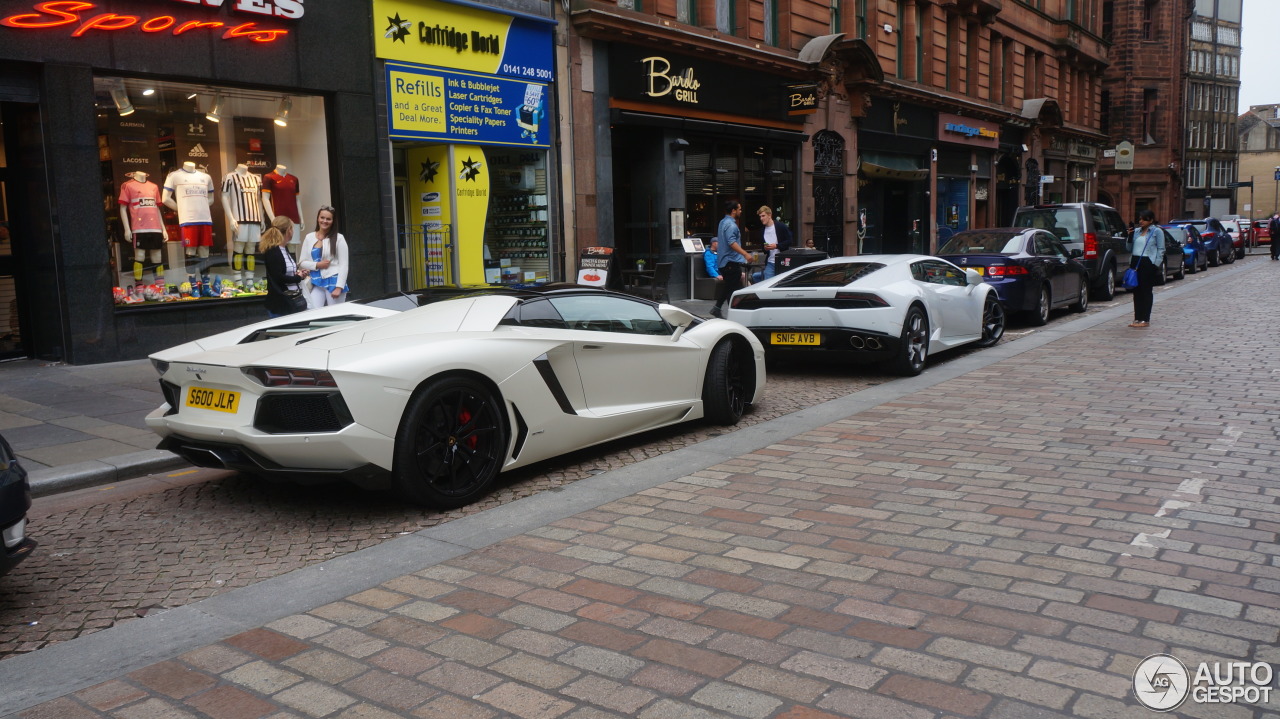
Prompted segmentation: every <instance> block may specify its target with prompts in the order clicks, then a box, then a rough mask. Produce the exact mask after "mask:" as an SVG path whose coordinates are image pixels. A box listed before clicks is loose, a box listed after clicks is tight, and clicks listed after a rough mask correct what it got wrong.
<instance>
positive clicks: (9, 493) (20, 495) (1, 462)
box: [0, 437, 36, 576]
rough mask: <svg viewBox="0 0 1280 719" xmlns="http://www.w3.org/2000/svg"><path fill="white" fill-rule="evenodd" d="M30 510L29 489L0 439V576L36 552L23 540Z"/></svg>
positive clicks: (27, 539)
mask: <svg viewBox="0 0 1280 719" xmlns="http://www.w3.org/2000/svg"><path fill="white" fill-rule="evenodd" d="M29 509H31V485H30V484H29V483H28V482H27V471H26V470H25V469H23V468H22V465H21V464H19V463H18V457H17V456H16V455H14V453H13V448H12V447H10V446H9V442H8V441H6V440H5V438H4V437H0V537H3V540H4V541H3V545H0V576H4V575H5V574H8V573H9V570H11V569H13V568H14V567H16V566H17V565H18V562H21V561H22V560H24V559H26V558H27V557H29V556H31V552H32V550H34V549H35V548H36V542H35V540H34V539H32V538H30V537H28V536H27V510H29Z"/></svg>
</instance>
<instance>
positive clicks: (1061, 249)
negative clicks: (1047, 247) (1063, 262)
mask: <svg viewBox="0 0 1280 719" xmlns="http://www.w3.org/2000/svg"><path fill="white" fill-rule="evenodd" d="M1053 254H1055V255H1057V256H1058V257H1062V258H1067V257H1070V256H1071V252H1070V251H1069V250H1067V246H1066V245H1064V244H1062V243H1061V242H1058V241H1057V240H1054V241H1053Z"/></svg>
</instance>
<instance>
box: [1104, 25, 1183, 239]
mask: <svg viewBox="0 0 1280 719" xmlns="http://www.w3.org/2000/svg"><path fill="white" fill-rule="evenodd" d="M1193 3H1194V0H1154V1H1153V0H1114V2H1110V3H1108V8H1107V10H1108V15H1109V18H1108V19H1109V22H1108V23H1107V25H1106V28H1105V29H1104V35H1105V36H1106V38H1107V39H1108V40H1110V42H1111V43H1112V46H1111V65H1110V67H1109V68H1108V69H1107V72H1106V73H1105V75H1104V84H1103V94H1102V97H1103V99H1102V104H1103V107H1104V108H1105V113H1104V115H1103V118H1102V131H1103V132H1104V133H1106V134H1107V135H1108V136H1109V137H1110V138H1111V141H1112V143H1111V144H1113V145H1115V144H1118V143H1121V142H1129V143H1132V144H1133V146H1134V147H1133V169H1132V170H1121V169H1116V163H1114V162H1108V163H1105V164H1104V165H1103V168H1102V170H1101V171H1100V173H1099V179H1100V182H1099V200H1100V201H1101V202H1105V203H1106V204H1108V205H1112V206H1113V207H1116V208H1117V209H1119V210H1120V214H1121V215H1122V216H1123V217H1124V218H1125V219H1126V220H1130V221H1132V219H1133V218H1134V217H1136V216H1137V213H1138V212H1139V211H1141V210H1151V211H1153V212H1155V214H1156V217H1157V218H1159V219H1161V220H1162V221H1163V220H1167V219H1174V218H1177V217H1182V216H1184V214H1185V210H1184V209H1183V202H1182V191H1183V188H1182V185H1183V171H1184V170H1185V169H1186V168H1185V167H1184V162H1185V160H1184V157H1183V147H1184V138H1185V125H1186V118H1185V116H1184V106H1185V99H1186V83H1185V79H1186V78H1185V75H1184V73H1183V71H1182V68H1184V67H1185V66H1186V57H1187V36H1188V28H1189V24H1190V22H1191V16H1192V10H1193Z"/></svg>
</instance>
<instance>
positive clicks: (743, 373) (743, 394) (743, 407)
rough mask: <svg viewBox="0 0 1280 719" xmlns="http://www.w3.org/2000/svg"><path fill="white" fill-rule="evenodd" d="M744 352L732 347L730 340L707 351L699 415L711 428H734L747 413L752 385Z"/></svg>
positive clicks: (749, 368) (749, 365) (747, 358)
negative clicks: (708, 352)
mask: <svg viewBox="0 0 1280 719" xmlns="http://www.w3.org/2000/svg"><path fill="white" fill-rule="evenodd" d="M746 354H747V353H746V352H745V351H743V350H741V349H738V348H736V347H734V343H733V342H732V341H731V340H721V341H720V344H718V345H716V346H715V349H713V350H711V358H710V359H709V360H708V361H707V373H706V378H705V379H704V380H703V383H702V408H703V409H702V411H703V414H704V415H705V416H706V418H707V421H708V422H711V423H713V424H723V425H730V424H737V423H738V421H739V420H741V419H742V415H743V414H745V413H746V411H747V395H748V393H749V391H750V388H751V386H752V385H753V384H754V383H753V382H752V381H751V380H749V379H748V376H749V375H748V373H749V372H752V373H753V370H752V368H751V364H750V361H749V360H750V358H749V357H747V356H746Z"/></svg>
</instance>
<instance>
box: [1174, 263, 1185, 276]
mask: <svg viewBox="0 0 1280 719" xmlns="http://www.w3.org/2000/svg"><path fill="white" fill-rule="evenodd" d="M1186 278H1187V263H1186V262H1179V263H1178V269H1176V270H1174V271H1173V279H1175V280H1185V279H1186Z"/></svg>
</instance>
